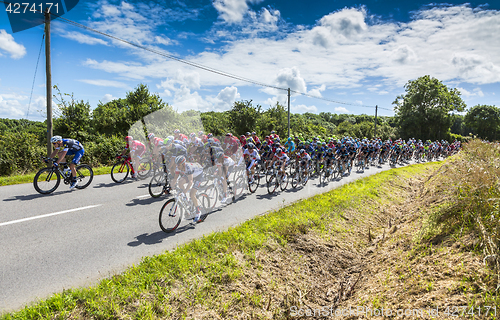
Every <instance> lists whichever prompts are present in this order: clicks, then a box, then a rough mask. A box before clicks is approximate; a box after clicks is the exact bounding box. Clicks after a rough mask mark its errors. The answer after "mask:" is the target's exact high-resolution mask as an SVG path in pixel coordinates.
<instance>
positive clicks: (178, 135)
mask: <svg viewBox="0 0 500 320" xmlns="http://www.w3.org/2000/svg"><path fill="white" fill-rule="evenodd" d="M174 138H175V140H179V141H181V142H182V143H183V144H184V145H185V146H186V145H187V144H188V143H189V138H188V136H186V135H185V134H183V133H181V130H179V129H175V130H174Z"/></svg>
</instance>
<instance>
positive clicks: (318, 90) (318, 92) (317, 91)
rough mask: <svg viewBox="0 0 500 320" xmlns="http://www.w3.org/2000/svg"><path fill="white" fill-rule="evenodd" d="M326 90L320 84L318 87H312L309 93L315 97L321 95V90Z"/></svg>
mask: <svg viewBox="0 0 500 320" xmlns="http://www.w3.org/2000/svg"><path fill="white" fill-rule="evenodd" d="M325 90H326V86H325V85H324V84H322V85H321V86H320V87H319V88H314V89H311V91H309V94H310V95H313V96H316V97H321V92H323V91H325Z"/></svg>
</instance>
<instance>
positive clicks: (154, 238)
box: [127, 223, 196, 247]
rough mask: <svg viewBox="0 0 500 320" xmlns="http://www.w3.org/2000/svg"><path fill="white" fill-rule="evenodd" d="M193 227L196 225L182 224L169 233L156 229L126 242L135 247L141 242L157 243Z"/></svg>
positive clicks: (146, 243)
mask: <svg viewBox="0 0 500 320" xmlns="http://www.w3.org/2000/svg"><path fill="white" fill-rule="evenodd" d="M195 227H196V225H195V224H192V223H188V224H186V225H183V226H182V227H179V228H177V229H176V230H175V231H172V232H170V233H166V232H163V231H158V232H155V233H151V234H147V233H143V234H141V235H138V236H137V237H135V239H136V240H135V241H131V242H129V243H127V245H128V246H129V247H137V246H140V245H141V244H145V245H154V244H159V243H162V241H163V240H164V239H167V238H170V237H172V236H175V235H176V234H178V233H182V232H185V231H188V230H191V229H194V228H195Z"/></svg>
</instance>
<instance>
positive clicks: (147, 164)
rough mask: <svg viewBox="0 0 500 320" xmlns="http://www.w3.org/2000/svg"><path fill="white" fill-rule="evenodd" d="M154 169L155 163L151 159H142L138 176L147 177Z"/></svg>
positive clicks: (140, 177)
mask: <svg viewBox="0 0 500 320" xmlns="http://www.w3.org/2000/svg"><path fill="white" fill-rule="evenodd" d="M152 169H153V164H152V163H151V160H149V159H141V161H140V164H139V167H138V168H137V170H136V172H137V177H138V178H139V179H145V178H146V177H147V176H148V175H149V173H150V172H151V170H152Z"/></svg>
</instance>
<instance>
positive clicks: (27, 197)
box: [3, 190, 72, 201]
mask: <svg viewBox="0 0 500 320" xmlns="http://www.w3.org/2000/svg"><path fill="white" fill-rule="evenodd" d="M71 191H72V190H61V191H57V192H52V193H49V194H41V193H33V194H27V195H22V196H13V197H11V198H7V199H3V201H16V200H19V201H27V200H33V199H38V198H42V197H54V196H57V195H60V194H63V193H70V192H71Z"/></svg>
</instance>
